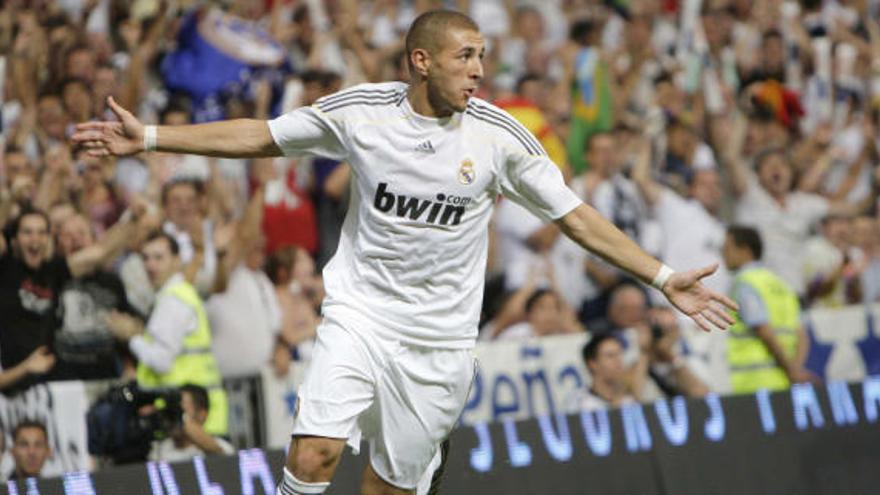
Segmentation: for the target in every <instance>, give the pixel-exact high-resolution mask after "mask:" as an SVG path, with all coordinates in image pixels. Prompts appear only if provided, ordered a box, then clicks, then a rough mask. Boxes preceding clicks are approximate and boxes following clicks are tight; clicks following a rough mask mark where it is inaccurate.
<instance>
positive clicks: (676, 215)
mask: <svg viewBox="0 0 880 495" xmlns="http://www.w3.org/2000/svg"><path fill="white" fill-rule="evenodd" d="M654 212H655V214H656V216H657V221H658V222H659V223H660V226H661V228H662V229H663V261H664V262H665V263H666V264H668V265H669V266H671V267H672V268H674V269H676V270H690V269H693V268H701V267H704V266H708V265H711V264H714V263H718V271H716V272H715V274H714V275H712V276H711V277H709V278H707V279H705V280H704V282H705V284H706V285H707V286H708V287H710V288H711V289H713V290H716V291H718V292H720V293H722V294H726V293H727V291H728V290H729V289H730V274H729V273H728V271H727V269H726V268H725V267H724V263H722V259H721V248H722V247H723V246H724V236H725V228H724V224H722V223H721V222H720V221H719V220H718V219H717V218H715V216H713V215H712V214H711V213H709V212H708V211H706V208H704V207H703V205H702V204H700V202H699V201H697V200H694V199H685V198H683V197H681V196H679V195H678V194H677V193H675V192H674V191H672V190H670V189H666V188H664V189H663V192H662V193H661V194H660V198H659V200H658V201H657V203H656V204H655V205H654Z"/></svg>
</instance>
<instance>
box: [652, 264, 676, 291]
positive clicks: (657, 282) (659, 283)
mask: <svg viewBox="0 0 880 495" xmlns="http://www.w3.org/2000/svg"><path fill="white" fill-rule="evenodd" d="M674 273H675V270H673V269H672V268H670V267H669V266H668V265H663V266H661V267H660V271H659V272H657V276H656V277H654V281H653V282H651V285H653V286H654V288H655V289H657V290H663V286H664V285H666V282H668V281H669V277H671V276H672V275H673V274H674Z"/></svg>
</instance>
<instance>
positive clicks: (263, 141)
mask: <svg viewBox="0 0 880 495" xmlns="http://www.w3.org/2000/svg"><path fill="white" fill-rule="evenodd" d="M108 104H109V105H110V108H111V109H112V110H113V113H115V114H116V116H117V117H118V118H119V122H83V123H80V124H77V126H76V133H74V135H73V140H74V141H75V142H77V143H80V144H82V145H84V146H85V147H86V148H88V149H89V153H90V154H91V155H93V156H110V155H116V156H125V155H132V154H135V153H140V152H142V151H145V149H144V144H145V143H144V130H145V127H146V126H144V124H142V123H141V122H140V121H139V120H138V119H137V118H136V117H135V116H134V115H132V113H131V112H129V111H128V110H126V109H124V108H122V107H121V106H119V105H118V104H117V103H116V102H115V101H114V100H113V97H110V98H109V99H108ZM156 151H165V152H171V153H188V154H192V155H205V156H218V157H228V158H257V157H272V156H281V155H282V152H281V149H280V148H279V147H278V145H277V144H275V140H274V139H273V138H272V133H271V132H270V131H269V125H268V123H267V122H266V121H264V120H253V119H237V120H227V121H222V122H211V123H207V124H195V125H182V126H159V127H157V129H156Z"/></svg>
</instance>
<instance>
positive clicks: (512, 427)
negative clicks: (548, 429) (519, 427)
mask: <svg viewBox="0 0 880 495" xmlns="http://www.w3.org/2000/svg"><path fill="white" fill-rule="evenodd" d="M501 424H502V425H503V426H504V439H505V440H506V441H507V455H508V456H509V457H510V465H511V466H513V467H515V468H518V467H525V466H528V465H530V464H531V463H532V449H531V447H529V446H528V444H526V443H525V442H522V441H520V439H519V436H518V435H517V434H516V422H514V421H513V420H512V419H504V420H502V421H501Z"/></svg>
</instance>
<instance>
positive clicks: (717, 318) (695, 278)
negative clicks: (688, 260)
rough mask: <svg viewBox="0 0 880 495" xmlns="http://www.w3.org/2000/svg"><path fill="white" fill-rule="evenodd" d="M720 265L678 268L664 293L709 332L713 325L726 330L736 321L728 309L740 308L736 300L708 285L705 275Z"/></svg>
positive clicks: (665, 286) (665, 287) (713, 271)
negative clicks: (681, 270)
mask: <svg viewBox="0 0 880 495" xmlns="http://www.w3.org/2000/svg"><path fill="white" fill-rule="evenodd" d="M717 269H718V265H717V264H716V265H712V266H707V267H704V268H698V269H696V270H688V271H686V272H676V273H674V274H673V275H672V276H671V277H669V280H668V281H667V282H666V285H664V286H663V294H664V295H665V296H666V298H667V299H669V302H671V303H672V304H673V305H674V306H675V307H676V308H678V309H679V311H681V312H682V313H684V314H686V315H688V316H690V317H691V319H693V320H694V321H695V322H696V323H697V325H698V326H699V327H700V328H702V329H703V330H705V331H706V332H710V331H712V327H713V326H714V327H716V328H718V329H719V330H725V329H727V327H729V326H730V325H733V323H734V319H733V316H731V314H730V312H729V311H728V310H734V311H736V310H737V309H739V308H738V307H737V305H736V303H735V302H733V300H731V299H730V298H728V297H726V296H723V295H721V294H719V293H717V292H715V291H713V290H711V289H709V288H708V287H706V286H704V285H703V284H702V282H700V281H701V280H702V279H704V278H706V277H708V276H709V275H712V274H713V273H715V270H717Z"/></svg>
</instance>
